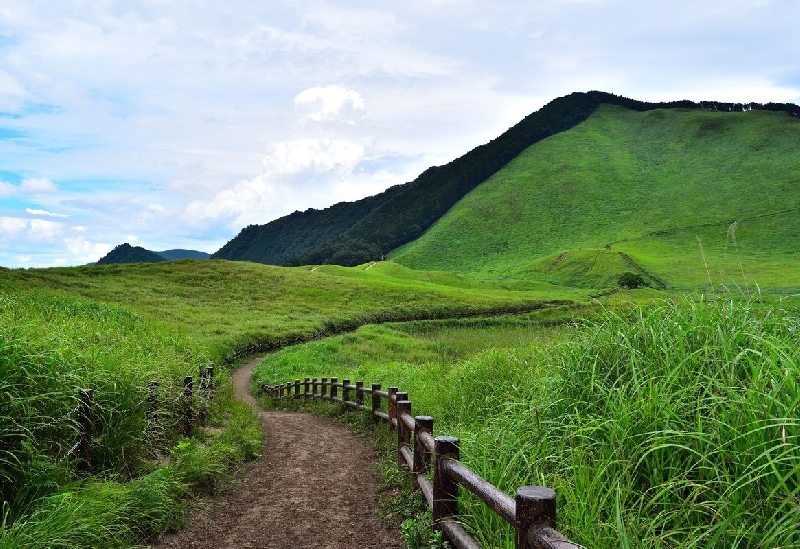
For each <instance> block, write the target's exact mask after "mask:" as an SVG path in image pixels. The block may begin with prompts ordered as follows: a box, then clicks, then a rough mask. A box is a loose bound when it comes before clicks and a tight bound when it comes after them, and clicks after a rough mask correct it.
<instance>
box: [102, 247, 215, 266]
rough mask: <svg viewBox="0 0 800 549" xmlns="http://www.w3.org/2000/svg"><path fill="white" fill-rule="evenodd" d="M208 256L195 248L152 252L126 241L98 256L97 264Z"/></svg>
mask: <svg viewBox="0 0 800 549" xmlns="http://www.w3.org/2000/svg"><path fill="white" fill-rule="evenodd" d="M209 257H210V256H209V254H207V253H205V252H198V251H196V250H180V249H177V250H165V251H163V252H153V251H150V250H147V249H145V248H142V247H141V246H131V245H130V244H128V243H127V242H126V243H125V244H120V245H119V246H117V247H116V248H114V249H113V250H111V251H110V252H108V254H106V255H105V256H104V257H102V258H100V260H99V261H98V262H97V265H109V264H111V263H159V262H161V261H172V260H175V259H208V258H209Z"/></svg>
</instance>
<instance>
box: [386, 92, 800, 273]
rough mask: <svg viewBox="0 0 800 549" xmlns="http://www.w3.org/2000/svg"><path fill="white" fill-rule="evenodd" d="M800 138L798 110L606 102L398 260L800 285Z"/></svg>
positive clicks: (483, 189) (481, 268)
mask: <svg viewBox="0 0 800 549" xmlns="http://www.w3.org/2000/svg"><path fill="white" fill-rule="evenodd" d="M797 150H800V121H799V120H798V119H797V118H796V117H793V116H791V115H789V114H787V113H776V112H764V111H749V112H733V113H728V112H725V113H723V112H715V111H712V110H686V109H660V110H654V111H650V112H636V111H633V110H628V109H624V108H620V107H617V106H612V105H603V106H602V107H600V108H598V109H597V111H596V112H595V113H594V114H593V115H592V116H591V117H589V118H588V119H587V120H586V121H585V122H583V123H582V124H580V125H578V126H576V127H575V128H573V129H571V130H569V131H566V132H563V133H561V134H559V135H555V136H553V137H550V138H549V139H546V140H544V141H541V142H539V143H537V144H536V145H534V146H532V147H530V148H529V149H527V150H526V151H525V152H524V153H523V154H521V155H520V156H519V157H518V158H516V159H515V160H514V161H512V162H511V163H509V164H508V165H507V166H506V167H504V168H503V169H502V170H500V171H499V172H497V173H496V174H495V175H494V176H492V177H491V178H490V179H489V180H488V181H487V182H486V184H484V185H481V186H480V187H478V188H477V189H475V190H474V191H472V192H471V193H470V194H469V195H467V196H466V197H465V198H464V199H463V200H462V201H461V202H459V203H458V204H457V205H456V206H455V207H454V208H453V209H452V210H451V211H450V212H448V213H447V215H445V216H444V217H443V218H442V219H441V220H440V221H439V222H438V223H437V224H436V225H434V226H433V227H432V228H431V229H430V230H429V231H428V232H427V233H426V234H425V235H424V236H423V237H421V238H420V239H418V240H417V241H415V242H412V243H410V244H408V245H407V246H405V247H403V248H401V249H400V250H398V251H397V252H396V253H395V254H393V255H392V259H394V260H396V261H397V262H399V263H401V264H403V265H405V266H408V267H411V268H414V269H425V270H444V269H446V270H450V271H452V272H455V273H459V274H469V275H476V276H479V277H481V278H510V279H515V278H523V279H524V278H535V279H541V280H549V281H552V282H558V283H563V284H569V285H578V286H589V287H595V288H600V287H607V286H609V285H613V284H614V283H615V281H616V280H617V278H618V277H619V275H620V274H621V273H623V272H625V271H633V272H637V273H639V274H640V275H641V276H643V277H644V278H645V280H647V281H649V283H650V284H651V285H654V286H662V287H663V286H698V285H703V284H704V283H706V282H707V280H708V279H709V278H712V279H713V281H714V282H722V283H724V284H734V283H735V284H740V285H743V286H744V285H747V284H749V282H752V281H754V280H757V281H759V282H760V283H762V284H767V285H771V286H781V287H800V273H798V271H799V270H798V269H796V264H797V259H798V257H797V250H799V249H800V221H798V219H799V218H798V212H800V156H798V155H797V154H796V151H797ZM736 221H738V222H739V223H738V225H734V226H733V232H729V227H730V226H731V224H732V223H734V222H736ZM698 237H699V238H700V242H701V243H702V246H703V250H702V252H703V253H704V254H705V261H706V262H707V263H708V268H707V267H706V264H705V263H704V259H703V255H702V254H701V249H700V247H699V245H698ZM734 237H735V238H736V241H735V242H734ZM726 244H727V249H726ZM740 259H741V260H742V261H743V263H742V265H739V260H740ZM792 264H794V265H795V268H792V267H791V265H792ZM742 272H743V273H744V276H743V275H742ZM748 274H750V275H751V276H750V280H748Z"/></svg>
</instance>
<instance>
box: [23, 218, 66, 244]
mask: <svg viewBox="0 0 800 549" xmlns="http://www.w3.org/2000/svg"><path fill="white" fill-rule="evenodd" d="M28 226H29V234H30V238H31V239H32V240H34V241H38V240H43V241H47V240H53V239H55V238H56V237H58V236H59V235H60V234H61V233H62V231H63V229H64V225H62V224H61V223H58V222H56V221H47V220H45V219H31V220H30V223H29V225H28Z"/></svg>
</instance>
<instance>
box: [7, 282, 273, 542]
mask: <svg viewBox="0 0 800 549" xmlns="http://www.w3.org/2000/svg"><path fill="white" fill-rule="evenodd" d="M206 364H208V356H207V355H206V354H205V353H204V351H203V350H202V349H201V348H200V347H199V346H198V345H197V344H196V343H194V342H193V341H192V340H190V339H189V338H187V337H186V336H185V335H184V334H183V333H181V332H179V331H176V330H174V329H172V328H169V327H166V326H164V325H161V324H158V323H155V322H153V321H152V320H148V319H147V318H146V317H143V316H142V315H140V314H138V313H135V312H133V311H131V310H129V309H126V308H123V307H119V306H111V305H104V304H100V303H97V302H92V301H87V300H82V299H76V298H74V297H69V296H66V295H61V294H55V293H52V292H47V291H41V290H32V291H13V292H5V293H0V480H1V481H2V482H1V483H0V497H2V502H3V504H2V514H1V515H0V516H1V517H2V524H3V529H2V531H0V547H2V548H4V549H5V548H6V547H9V548H10V547H125V546H128V545H130V543H132V542H135V541H137V540H142V539H143V536H144V535H146V533H148V532H153V531H155V532H158V531H162V530H163V529H164V528H166V526H167V525H171V524H174V522H175V517H176V516H179V515H180V512H181V511H182V509H183V507H182V505H181V504H180V499H181V498H184V497H185V496H186V494H187V487H188V486H189V485H190V484H193V485H198V483H200V484H202V483H206V484H207V483H208V480H203V479H196V478H195V477H196V476H197V475H198V474H205V475H207V476H208V478H211V479H213V478H218V477H219V476H220V474H221V472H220V471H219V470H214V469H212V470H210V471H208V472H204V473H198V472H197V470H196V468H195V467H194V466H192V465H191V464H190V463H188V462H186V459H185V458H184V460H183V464H181V463H180V462H179V463H178V464H176V465H175V466H174V467H173V469H172V470H171V471H170V472H168V473H163V472H159V471H158V470H156V471H154V468H155V463H154V461H153V457H154V454H155V453H156V452H162V453H167V452H169V451H170V449H171V448H172V447H173V446H174V445H175V443H176V442H177V441H178V431H179V426H180V420H181V418H182V411H183V410H182V406H183V402H182V401H181V399H180V393H181V390H182V387H181V386H180V385H181V384H182V380H183V377H184V376H186V375H192V374H194V375H196V373H197V370H198V367H199V366H205V365H206ZM150 381H158V382H159V383H160V399H159V401H158V406H157V412H156V413H155V414H152V413H150V410H149V407H150V403H149V402H148V397H149V394H150V393H149V390H148V388H147V384H148V382H150ZM216 382H217V385H218V387H219V388H220V389H221V391H220V392H219V397H218V398H217V399H215V401H214V403H213V405H212V406H211V407H210V409H209V410H208V414H209V415H210V416H211V418H212V421H216V422H220V423H221V422H222V421H223V420H225V421H227V422H229V423H230V424H231V427H234V428H231V429H228V430H227V431H225V433H223V434H222V435H220V436H219V437H216V438H215V439H214V440H209V441H207V442H206V443H204V444H203V445H202V447H198V448H195V449H193V451H191V452H184V453H183V455H184V456H201V455H207V454H209V453H214V452H216V453H215V454H214V455H213V456H212V458H213V459H208V460H207V461H208V462H210V463H213V464H214V465H215V466H216V467H217V468H219V467H220V463H221V464H222V466H223V468H224V466H225V465H226V464H227V465H230V464H232V463H235V462H236V461H237V460H238V461H241V460H242V459H244V458H246V457H252V456H253V455H254V454H255V453H256V452H257V449H258V446H259V440H260V429H259V427H258V423H257V421H256V420H255V419H254V418H253V415H252V413H251V412H250V411H249V410H245V412H242V413H239V414H238V417H240V420H238V422H235V421H233V419H231V414H232V413H233V408H234V405H233V404H232V402H231V401H232V400H233V395H232V392H231V390H230V382H229V380H227V378H226V375H225V374H224V373H221V375H218V376H217V380H216ZM81 388H91V389H93V390H94V403H93V407H92V422H93V430H94V437H93V443H92V446H91V456H90V460H91V464H92V468H93V473H94V476H92V477H85V476H81V475H80V474H78V472H77V471H76V469H75V465H76V455H75V443H76V442H77V439H78V429H77V414H76V405H77V401H78V390H79V389H81ZM242 414H244V415H242ZM247 418H250V419H249V421H250V425H248V424H247V421H248V420H247ZM234 424H235V425H234ZM226 437H227V438H230V437H233V438H234V439H236V438H237V437H238V439H236V440H225V439H226ZM179 461H180V460H179ZM153 471H154V472H153ZM167 502H168V503H167ZM34 542H35V543H34Z"/></svg>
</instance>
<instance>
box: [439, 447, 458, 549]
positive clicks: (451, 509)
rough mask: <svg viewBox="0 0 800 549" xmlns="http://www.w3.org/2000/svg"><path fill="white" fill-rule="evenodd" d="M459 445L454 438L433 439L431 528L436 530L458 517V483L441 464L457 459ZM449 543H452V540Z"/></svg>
mask: <svg viewBox="0 0 800 549" xmlns="http://www.w3.org/2000/svg"><path fill="white" fill-rule="evenodd" d="M459 444H460V442H459V440H458V438H456V437H451V436H439V437H436V438H435V439H434V465H433V527H434V528H436V529H437V530H442V526H441V525H442V522H443V521H445V520H447V519H452V517H455V516H458V483H457V482H455V481H453V480H452V479H450V478H449V477H448V476H447V475H446V474H445V472H444V470H443V468H442V463H443V462H444V460H445V459H455V460H457V459H459V457H460V447H459ZM443 533H444V532H443ZM443 537H447V536H443ZM449 541H450V542H451V543H452V540H449Z"/></svg>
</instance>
